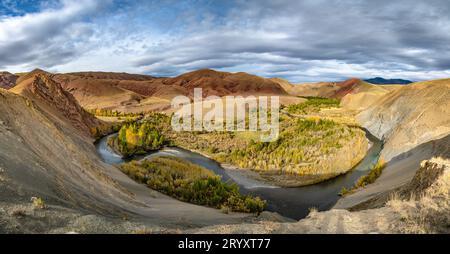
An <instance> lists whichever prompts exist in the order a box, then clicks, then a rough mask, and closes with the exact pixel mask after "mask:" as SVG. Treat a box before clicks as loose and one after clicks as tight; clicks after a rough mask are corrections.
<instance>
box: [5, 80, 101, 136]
mask: <svg viewBox="0 0 450 254" xmlns="http://www.w3.org/2000/svg"><path fill="white" fill-rule="evenodd" d="M10 91H11V92H13V93H17V94H20V95H22V96H24V97H26V98H28V99H30V100H32V101H33V102H35V103H37V104H39V105H40V106H41V107H45V108H46V109H47V111H49V112H53V113H54V114H55V115H56V116H60V117H61V118H63V119H65V120H67V121H68V122H70V123H71V124H72V125H73V126H74V127H75V128H76V129H78V130H79V131H81V132H82V133H83V134H84V135H87V136H89V135H90V134H91V130H92V129H93V128H94V127H96V126H98V125H99V124H101V122H100V121H99V120H98V119H97V118H95V117H94V116H92V115H91V114H89V113H88V112H86V111H85V110H84V109H83V108H82V107H81V106H80V105H79V104H78V102H77V101H76V99H75V98H74V97H73V95H72V94H70V93H69V92H67V91H65V90H63V89H62V87H61V85H60V84H59V83H57V82H55V81H54V80H53V79H52V75H51V74H48V73H37V74H35V75H33V76H32V77H29V78H27V79H24V80H23V81H22V82H21V83H18V84H17V85H16V86H15V87H14V88H13V89H11V90H10Z"/></svg>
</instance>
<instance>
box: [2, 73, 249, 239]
mask: <svg viewBox="0 0 450 254" xmlns="http://www.w3.org/2000/svg"><path fill="white" fill-rule="evenodd" d="M46 78H47V77H42V76H37V77H36V79H35V84H32V83H33V82H31V83H29V84H28V86H26V87H23V86H21V90H22V92H23V93H24V94H25V95H27V96H29V97H30V98H32V99H28V98H25V97H23V96H21V95H17V94H14V93H12V92H10V91H6V90H3V89H0V207H1V209H0V222H1V223H0V233H2V234H3V233H68V232H78V233H108V232H109V233H113V232H115V233H132V232H135V231H136V230H138V229H141V230H142V229H143V228H145V229H146V230H147V229H148V230H150V231H152V232H159V231H162V230H165V229H166V227H170V228H174V227H175V226H177V227H181V228H185V227H186V228H187V227H193V226H194V227H199V226H205V225H212V224H216V223H228V224H233V223H240V222H242V221H245V220H246V218H248V220H251V219H253V215H244V214H236V213H233V214H224V213H223V212H221V211H220V210H217V209H212V208H207V207H201V206H197V205H192V204H188V203H184V202H181V201H178V200H174V199H173V198H170V197H167V196H165V195H163V194H160V193H158V192H155V191H153V190H151V189H149V188H147V187H145V186H143V185H141V184H138V183H136V182H135V181H133V180H132V179H130V178H129V177H127V176H126V175H124V174H123V173H121V172H120V171H119V170H117V168H116V167H114V166H111V165H107V164H105V163H103V162H102V161H101V160H100V158H99V157H98V155H97V153H96V150H95V147H94V145H93V144H92V139H90V138H87V137H86V136H84V135H79V132H78V131H76V130H75V129H74V128H73V127H72V124H71V123H70V122H69V121H68V120H67V118H65V117H60V114H59V113H57V112H59V111H60V108H53V107H52V106H53V105H54V104H53V102H49V103H43V102H42V100H41V98H42V97H41V96H44V97H45V96H46V95H43V94H41V93H43V92H50V91H53V92H52V94H53V95H55V96H57V97H59V96H63V97H66V93H64V92H61V90H60V89H58V87H57V85H55V83H54V82H52V81H49V80H46ZM43 86H46V87H47V88H45V87H43ZM33 87H35V88H36V89H43V90H42V91H39V92H37V93H36V94H34V93H32V89H34V88H33ZM58 93H62V95H59V94H58ZM68 97H69V98H70V96H68ZM45 98H46V99H47V100H48V98H47V97H45ZM59 100H60V99H55V101H56V102H60V101H59ZM38 103H39V104H38ZM61 103H64V101H62V102H61ZM66 106H68V107H71V105H70V104H69V105H66ZM32 197H39V198H42V199H43V200H44V202H45V205H46V206H47V208H46V209H37V208H35V207H34V206H33V204H32V202H30V199H31V198H32ZM124 218H126V220H124Z"/></svg>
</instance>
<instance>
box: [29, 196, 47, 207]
mask: <svg viewBox="0 0 450 254" xmlns="http://www.w3.org/2000/svg"><path fill="white" fill-rule="evenodd" d="M31 202H32V203H33V208H34V209H45V208H47V206H46V205H45V202H44V200H43V199H42V198H38V197H32V198H31Z"/></svg>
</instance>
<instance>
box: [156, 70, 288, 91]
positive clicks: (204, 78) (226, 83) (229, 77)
mask: <svg viewBox="0 0 450 254" xmlns="http://www.w3.org/2000/svg"><path fill="white" fill-rule="evenodd" d="M164 83H165V84H168V85H172V86H179V87H183V88H185V89H187V90H188V91H189V94H192V91H193V89H194V88H202V89H203V95H204V96H209V95H217V96H224V95H238V94H239V95H250V94H251V95H260V94H267V95H287V93H286V91H285V90H284V89H283V88H282V87H281V86H280V85H279V84H278V83H276V82H273V81H271V80H270V79H265V78H261V77H258V76H255V75H250V74H248V73H244V72H238V73H229V72H219V71H214V70H209V69H203V70H198V71H193V72H189V73H185V74H183V75H180V76H178V77H175V78H170V79H165V80H164Z"/></svg>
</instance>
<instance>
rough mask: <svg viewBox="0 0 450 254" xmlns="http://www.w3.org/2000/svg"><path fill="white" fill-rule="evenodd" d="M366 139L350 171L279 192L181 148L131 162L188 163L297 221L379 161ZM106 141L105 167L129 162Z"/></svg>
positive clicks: (375, 143) (101, 144) (377, 144)
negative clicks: (365, 147) (171, 158)
mask: <svg viewBox="0 0 450 254" xmlns="http://www.w3.org/2000/svg"><path fill="white" fill-rule="evenodd" d="M112 135H116V134H112ZM110 136H111V135H110ZM366 136H367V138H368V139H369V140H370V141H371V143H372V145H371V147H370V149H369V150H368V151H367V155H366V157H364V159H363V160H362V161H361V162H360V163H359V164H358V165H357V166H355V167H354V168H353V169H352V170H351V171H349V172H348V173H347V174H344V175H341V176H338V177H336V178H333V179H330V180H328V181H325V182H322V183H318V184H314V185H310V186H304V187H297V188H281V187H276V186H271V185H268V184H266V183H262V182H259V181H256V180H253V179H250V178H248V177H246V176H244V175H242V174H239V173H236V172H234V171H228V170H225V169H223V168H222V167H221V166H220V164H219V163H217V162H216V161H214V160H212V159H209V158H207V157H205V156H203V155H200V154H198V153H194V152H190V151H188V150H184V149H181V148H172V147H170V148H164V149H162V150H160V151H157V152H150V153H148V154H147V155H145V156H136V157H134V158H132V159H143V158H145V157H154V156H163V155H166V156H175V157H179V158H182V159H185V160H188V161H190V162H192V163H195V164H197V165H200V166H202V167H204V168H207V169H209V170H211V171H213V172H214V173H216V174H217V175H220V176H222V180H223V181H233V182H235V183H236V184H238V185H239V187H240V191H241V193H242V194H252V195H256V196H259V197H261V198H262V199H265V200H266V201H267V209H266V210H268V211H272V212H277V213H279V214H281V215H283V216H285V217H289V218H292V219H296V220H298V219H301V218H304V217H306V215H308V213H309V209H310V208H312V207H315V208H317V209H318V210H319V211H324V210H328V209H330V208H331V207H332V206H333V205H334V204H336V202H337V200H338V199H339V195H338V194H339V192H340V191H341V190H342V188H343V187H346V188H350V187H351V186H353V184H354V183H355V181H356V180H358V178H359V177H361V176H363V175H366V174H367V173H368V171H369V170H370V167H371V165H372V164H374V163H376V161H377V160H378V157H379V154H380V151H381V149H382V142H381V141H380V140H378V139H377V138H375V137H374V136H373V135H371V134H370V133H368V132H366ZM108 137H109V136H107V137H104V138H102V139H101V140H99V141H98V142H97V143H96V148H97V152H98V154H99V156H100V157H101V158H102V160H103V161H104V162H106V163H108V164H120V163H123V162H126V161H128V160H129V159H127V160H125V159H122V158H121V157H120V156H119V155H117V154H115V153H114V152H113V151H112V149H111V148H109V147H108V145H107V139H108Z"/></svg>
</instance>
